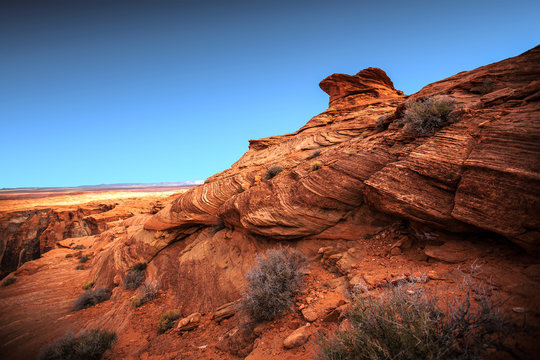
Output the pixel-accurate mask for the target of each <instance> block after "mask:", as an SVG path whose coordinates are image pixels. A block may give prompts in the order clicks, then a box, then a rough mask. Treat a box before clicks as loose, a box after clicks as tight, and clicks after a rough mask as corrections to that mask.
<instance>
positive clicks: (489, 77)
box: [145, 47, 540, 250]
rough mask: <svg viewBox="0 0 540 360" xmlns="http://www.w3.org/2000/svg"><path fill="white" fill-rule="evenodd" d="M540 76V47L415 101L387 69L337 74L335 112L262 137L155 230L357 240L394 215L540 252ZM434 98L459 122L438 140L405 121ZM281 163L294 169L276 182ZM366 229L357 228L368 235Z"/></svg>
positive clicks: (426, 91)
mask: <svg viewBox="0 0 540 360" xmlns="http://www.w3.org/2000/svg"><path fill="white" fill-rule="evenodd" d="M539 74H540V49H539V48H538V47H537V48H534V49H532V50H530V51H528V52H526V53H524V54H522V55H520V56H517V57H515V58H510V59H507V60H504V61H501V62H498V63H495V64H491V65H487V66H484V67H481V68H478V69H476V70H472V71H468V72H462V73H459V74H457V75H455V76H452V77H450V78H447V79H445V80H442V81H439V82H436V83H434V84H431V85H428V86H426V87H425V88H423V89H422V90H421V91H419V92H418V93H416V94H414V95H411V96H409V97H407V96H405V95H403V93H402V92H400V91H398V90H395V89H394V86H393V83H392V81H391V80H390V79H389V78H388V76H387V75H386V74H385V73H384V71H382V70H380V69H377V68H369V69H365V70H362V71H360V72H359V73H358V74H356V75H354V76H350V75H344V74H333V75H331V76H329V77H327V78H326V79H324V80H323V81H322V82H321V84H320V86H321V88H322V89H323V90H324V91H325V92H327V93H328V94H329V95H330V107H329V109H328V110H327V111H325V112H323V113H321V114H319V115H317V116H315V117H313V118H312V119H311V120H310V121H309V122H308V123H307V124H306V125H305V126H303V127H302V128H301V129H300V130H298V131H296V132H295V133H291V134H286V135H281V136H274V137H270V138H265V139H260V140H252V141H250V149H249V151H248V152H246V154H244V156H242V158H240V159H239V160H238V161H237V162H236V163H235V164H234V165H233V166H232V167H231V168H230V169H228V170H225V171H223V172H221V173H219V174H216V175H214V176H212V177H210V178H209V179H207V180H206V182H205V184H204V185H202V186H198V187H196V188H194V189H192V190H190V191H188V192H187V193H186V194H184V195H182V196H181V197H180V198H178V199H177V200H175V201H174V202H173V204H171V206H169V207H168V208H166V209H164V210H162V211H161V212H159V213H158V214H156V215H155V216H154V217H152V218H151V219H149V220H148V221H147V222H146V223H145V228H146V229H148V230H167V229H189V228H191V227H194V226H195V227H196V226H207V225H212V224H217V223H220V222H223V223H224V224H225V226H227V227H229V228H234V229H236V230H238V231H245V232H247V233H249V234H254V235H261V236H264V237H271V238H276V239H297V238H302V237H309V236H312V237H313V236H315V237H316V236H318V235H319V234H321V235H322V236H324V234H328V233H330V232H332V230H331V229H332V228H333V227H336V226H339V227H340V232H341V233H343V234H346V233H347V225H346V224H347V223H349V222H350V224H351V229H352V228H353V224H355V223H354V222H351V221H350V219H353V218H354V214H355V213H357V212H359V211H364V212H366V210H365V207H368V208H369V211H367V213H369V215H367V216H365V217H364V218H363V219H364V220H363V221H364V223H363V224H362V225H364V230H365V231H366V232H369V231H371V230H373V226H376V225H375V224H380V223H383V222H384V221H385V219H387V218H388V216H389V215H390V216H393V217H399V218H403V219H408V220H412V221H415V222H419V223H424V224H427V225H430V226H432V227H435V228H443V229H449V230H451V231H454V232H475V231H486V230H487V231H492V232H495V233H498V234H500V235H503V236H504V237H507V238H508V239H510V240H512V241H514V242H516V243H517V244H519V245H520V246H522V247H524V248H527V249H529V250H538V248H539V245H540V234H539V232H538V229H539V225H540V224H539V221H540V220H539V219H540V218H539V217H538V213H539V207H540V204H539V201H540V200H539V198H540V186H539V185H540V183H539V181H540V147H539V145H538V144H539V143H540V121H538V113H539V110H540V102H539V98H540V81H539V80H538V75H539ZM434 95H446V96H449V97H451V98H453V99H455V101H456V104H457V106H458V108H460V110H457V112H458V114H457V115H456V116H458V117H459V121H456V122H454V123H452V124H450V125H448V126H446V127H444V128H442V129H441V130H439V131H437V132H436V133H435V134H430V135H427V136H418V137H411V136H409V135H407V134H405V133H404V132H403V131H402V129H401V128H400V127H399V126H398V121H396V120H395V119H396V118H399V117H400V116H401V114H402V112H403V104H404V103H405V102H406V101H414V100H417V99H422V98H424V97H429V96H434ZM396 110H397V111H396ZM381 116H386V118H387V119H389V121H388V122H387V124H386V126H387V128H386V129H384V127H381V126H378V120H379V118H380V117H381ZM315 162H317V165H314V163H315ZM271 166H280V167H282V168H283V171H282V172H280V173H279V174H278V175H276V176H275V177H274V178H272V179H268V180H265V173H266V170H267V169H268V168H269V167H271ZM315 168H316V169H315ZM503 214H504V215H503ZM357 223H358V221H356V225H354V226H356V227H354V232H355V233H356V234H358V235H362V231H360V233H358V226H357V225H358V224H357ZM360 227H362V226H360ZM343 236H344V237H346V235H343Z"/></svg>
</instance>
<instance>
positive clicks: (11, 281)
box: [2, 276, 17, 286]
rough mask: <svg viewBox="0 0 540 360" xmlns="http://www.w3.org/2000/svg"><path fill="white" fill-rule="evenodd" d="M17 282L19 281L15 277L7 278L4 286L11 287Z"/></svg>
mask: <svg viewBox="0 0 540 360" xmlns="http://www.w3.org/2000/svg"><path fill="white" fill-rule="evenodd" d="M15 281H17V278H16V277H15V276H10V277H8V278H6V280H4V282H3V283H2V286H9V285H11V284H13V283H14V282H15Z"/></svg>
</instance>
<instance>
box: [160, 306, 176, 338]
mask: <svg viewBox="0 0 540 360" xmlns="http://www.w3.org/2000/svg"><path fill="white" fill-rule="evenodd" d="M181 316H182V313H181V312H180V310H178V309H174V310H168V311H166V312H164V313H163V314H161V316H160V317H159V321H158V332H159V333H160V334H162V333H164V332H165V331H167V330H169V329H171V328H172V327H173V326H174V323H175V322H176V320H178V319H180V317H181Z"/></svg>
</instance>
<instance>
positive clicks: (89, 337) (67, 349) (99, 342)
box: [39, 329, 116, 360]
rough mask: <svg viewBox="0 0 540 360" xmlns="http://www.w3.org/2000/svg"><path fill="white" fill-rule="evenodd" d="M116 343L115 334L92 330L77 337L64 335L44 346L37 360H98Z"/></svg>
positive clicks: (69, 334)
mask: <svg viewBox="0 0 540 360" xmlns="http://www.w3.org/2000/svg"><path fill="white" fill-rule="evenodd" d="M115 342H116V333H114V332H110V331H104V330H99V329H93V330H90V331H88V332H84V333H82V334H81V336H79V337H75V336H74V335H73V334H72V333H68V334H66V335H65V336H64V337H62V338H60V339H58V340H57V341H55V342H54V343H51V344H49V345H47V346H45V347H44V348H43V349H42V350H41V352H40V354H39V360H99V359H101V357H102V356H103V353H104V352H105V351H107V349H110V348H111V347H112V346H113V345H114V343H115Z"/></svg>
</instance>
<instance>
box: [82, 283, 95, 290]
mask: <svg viewBox="0 0 540 360" xmlns="http://www.w3.org/2000/svg"><path fill="white" fill-rule="evenodd" d="M93 287H94V281H89V282H87V283H86V284H83V286H82V289H83V290H88V289H91V288H93Z"/></svg>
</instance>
